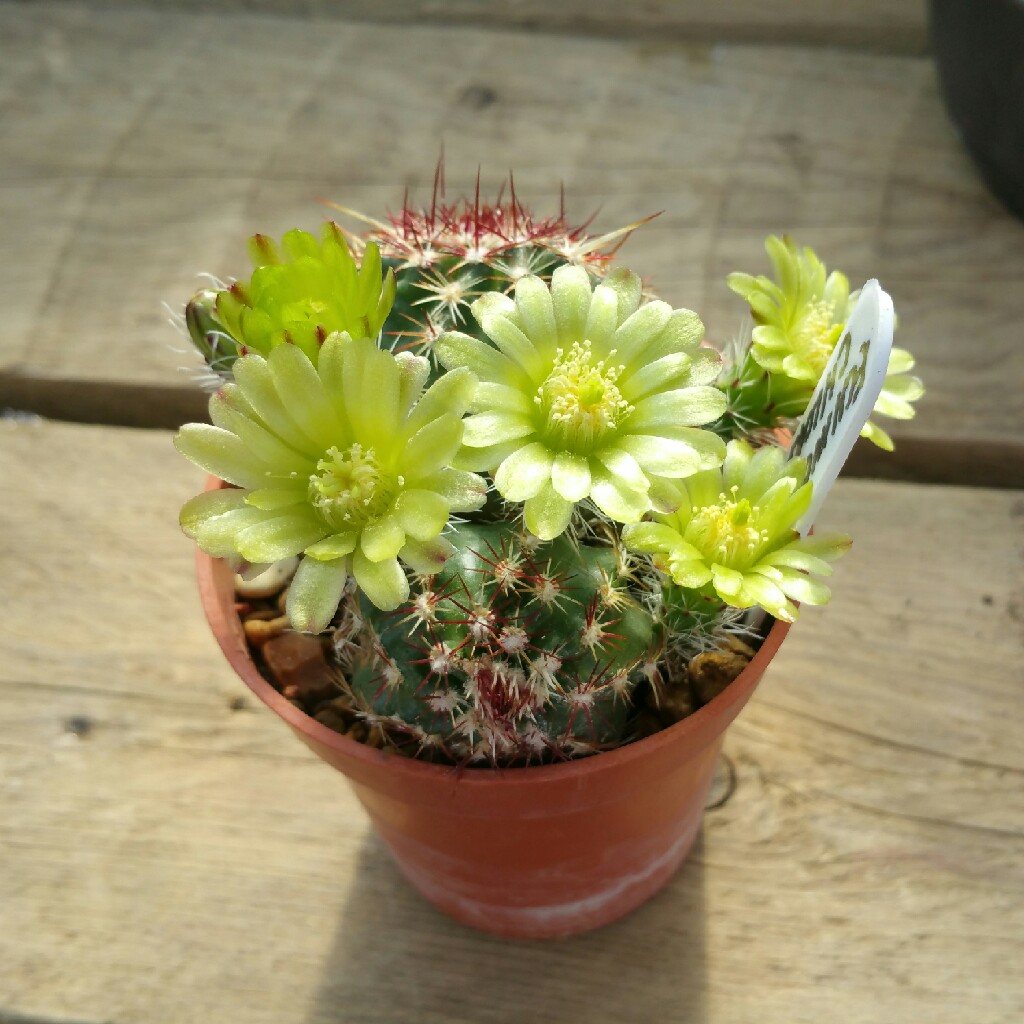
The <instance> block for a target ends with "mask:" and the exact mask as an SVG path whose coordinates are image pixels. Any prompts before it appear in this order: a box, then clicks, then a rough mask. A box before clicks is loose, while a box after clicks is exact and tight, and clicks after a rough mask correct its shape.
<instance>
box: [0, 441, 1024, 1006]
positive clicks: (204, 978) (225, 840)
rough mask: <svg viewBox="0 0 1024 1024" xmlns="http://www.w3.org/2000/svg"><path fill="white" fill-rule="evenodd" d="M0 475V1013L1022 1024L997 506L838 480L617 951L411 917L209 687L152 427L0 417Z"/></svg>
mask: <svg viewBox="0 0 1024 1024" xmlns="http://www.w3.org/2000/svg"><path fill="white" fill-rule="evenodd" d="M0 474H2V476H3V479H4V480H5V481H6V498H5V501H4V506H3V511H2V512H0V517H2V519H0V529H2V535H3V536H4V538H5V544H4V547H3V554H2V556H0V579H2V580H3V581H4V582H3V587H4V593H5V600H4V609H5V611H4V614H5V616H6V619H7V621H6V623H5V629H4V631H3V639H2V640H0V665H2V666H3V667H2V668H0V821H2V822H3V823H4V828H3V831H2V833H0V865H2V870H0V906H2V907H3V915H2V918H3V922H4V927H3V928H0V996H2V998H0V1007H9V1008H11V1010H16V1011H19V1012H22V1013H25V1014H30V1015H38V1017H39V1018H40V1019H43V1020H51V1019H58V1020H63V1019H65V1018H71V1019H74V1020H83V1021H88V1022H100V1021H116V1022H119V1024H120V1022H128V1021H146V1022H149V1024H162V1022H165V1021H166V1022H171V1021H189V1020H194V1019H196V1014H198V1013H199V1012H200V1010H201V1011H202V1014H203V1016H204V1017H205V1018H206V1019H209V1020H218V1021H220V1020H224V1021H229V1020H230V1021H243V1020H244V1021H254V1022H263V1021H265V1022H267V1024H291V1022H295V1024H299V1022H304V1024H305V1022H314V1021H315V1022H327V1021H334V1020H344V1021H360V1022H362V1021H366V1022H370V1021H372V1022H382V1024H383V1022H403V1021H407V1020H416V1021H420V1022H437V1024H442V1022H444V1024H451V1022H463V1021H464V1022H467V1024H469V1022H472V1021H479V1020H491V1021H498V1022H504V1021H508V1022H509V1024H512V1022H514V1021H520V1020H523V1019H537V1020H542V1019H543V1020H552V1019H566V1020H576V1019H579V1020H591V1021H595V1022H602V1021H608V1022H612V1021H622V1020H637V1021H641V1020H643V1021H646V1020H651V1021H654V1020H680V1021H683V1020H686V1021H689V1020H694V1021H702V1020H707V1021H716V1022H717V1021H722V1022H729V1024H742V1022H747V1021H749V1022H751V1024H755V1022H756V1024H769V1022H774V1021H779V1022H780V1024H794V1022H802V1021H808V1022H810V1021H820V1020H832V1019H841V1020H843V1021H845V1022H851V1024H852V1022H861V1021H863V1022H869V1021H870V1022H874V1021H878V1020H928V1021H929V1022H932V1024H944V1022H949V1024H962V1022H963V1021H968V1020H969V1021H971V1022H972V1024H983V1022H985V1024H988V1022H992V1024H994V1022H997V1021H1000V1022H1006V1024H1010V1022H1015V1021H1018V1020H1020V1019H1021V1016H1020V1015H1021V1013H1024V979H1022V977H1021V974H1020V972H1019V971H1018V970H1017V969H1016V966H1015V965H1016V964H1017V963H1018V962H1019V956H1020V952H1021V936H1022V935H1024V902H1022V901H1021V899H1020V892H1021V887H1022V886H1024V835H1022V832H1024V787H1022V785H1021V781H1022V775H1024V748H1022V746H1021V743H1020V721H1021V712H1022V710H1024V695H1022V692H1021V691H1022V688H1021V671H1020V665H1021V658H1022V655H1024V634H1022V632H1021V625H1020V623H1021V616H1022V615H1024V611H1022V607H1024V606H1022V600H1024V565H1022V563H1021V560H1020V558H1019V557H1018V553H1017V550H1016V549H1017V548H1019V546H1020V542H1021V539H1022V534H1024V492H1012V491H1009V492H1008V491H990V490H979V489H967V488H952V487H944V488H933V487H926V486H922V485H911V484H894V483H878V482H868V481H845V482H840V484H839V485H838V488H837V494H836V495H835V498H834V500H833V501H832V502H831V503H830V505H829V506H828V515H827V520H828V523H829V524H830V525H832V526H841V527H842V528H844V529H847V530H849V531H850V532H852V533H853V534H854V535H855V536H856V538H857V539H856V542H855V545H854V548H853V550H852V552H851V553H850V554H849V556H847V558H846V559H845V560H844V562H843V563H841V565H840V566H839V568H838V570H837V575H836V578H835V598H834V600H833V602H832V604H831V605H830V606H829V607H828V608H826V609H812V610H809V611H808V612H807V613H806V614H805V615H804V616H803V618H802V619H801V621H800V622H799V623H798V624H797V626H796V627H795V629H794V631H793V634H792V636H791V638H790V639H789V640H788V641H787V642H786V644H785V646H784V647H783V649H782V651H781V652H780V653H779V655H778V658H777V660H776V662H775V663H774V664H773V665H772V666H771V668H770V670H769V672H768V674H767V676H766V678H765V680H764V683H763V684H762V686H761V687H760V688H759V690H758V692H757V693H756V694H755V697H754V699H753V701H752V702H751V705H750V706H749V707H748V709H747V710H746V711H745V712H744V713H743V715H742V716H741V717H740V719H739V720H738V721H737V722H736V724H735V725H734V727H733V728H732V729H731V731H730V732H729V734H728V736H727V739H726V746H725V750H726V755H727V757H728V759H729V764H730V765H731V767H732V769H733V770H734V772H735V783H736V784H735V789H734V791H733V792H732V793H731V795H730V796H729V797H728V799H726V800H725V802H724V803H723V804H722V806H720V807H718V808H716V809H715V810H713V811H711V812H709V814H708V817H707V819H706V824H705V828H704V832H703V838H702V840H701V844H700V846H699V847H698V848H697V849H696V851H695V852H694V854H693V856H692V857H691V859H690V861H689V862H688V863H687V865H686V866H685V867H684V868H683V870H682V871H681V872H680V874H679V875H678V876H677V877H676V878H675V880H674V881H673V882H672V883H671V885H670V886H669V887H668V889H667V890H666V891H665V892H664V893H663V894H662V895H660V896H658V897H657V898H656V899H655V900H653V901H652V902H651V903H650V904H648V905H647V906H645V907H644V908H642V909H641V910H639V911H638V912H636V913H635V914H634V915H632V916H631V917H629V918H628V919H626V920H624V921H622V922H621V923H619V924H616V925H614V926H611V927H609V928H607V929H605V930H603V931H601V932H599V933H596V934H594V935H591V936H586V937H582V938H577V939H573V940H570V941H565V942H557V943H549V944H529V943H527V944H522V943H513V942H503V941H500V940H497V939H491V938H486V937H481V936H479V935H476V934H474V933H472V932H470V931H468V930H466V929H464V928H463V927H461V926H459V925H456V924H453V923H451V922H449V921H448V920H447V919H445V918H443V917H442V916H441V915H440V914H438V913H436V912H435V911H433V910H432V909H431V908H430V907H428V906H427V905H426V904H425V903H424V902H423V901H422V900H421V899H420V897H419V896H417V895H416V894H415V893H414V892H413V891H412V890H411V889H409V888H408V886H407V885H406V883H405V882H404V881H403V880H402V879H401V878H400V877H399V875H398V874H397V872H396V870H395V869H394V868H393V867H392V866H391V864H390V862H389V861H388V858H387V855H386V853H385V852H384V850H383V848H382V847H381V846H380V844H379V843H378V842H377V841H376V840H375V839H374V838H373V837H372V836H371V835H370V833H369V831H368V826H367V823H366V819H365V817H364V815H363V812H362V811H361V810H360V808H359V806H358V804H357V803H356V801H355V798H354V797H353V796H352V795H351V793H350V792H349V790H348V788H347V786H346V785H345V784H344V782H343V781H342V779H341V777H340V776H339V775H337V774H336V773H334V772H333V771H332V770H331V769H329V768H328V767H326V766H325V765H323V764H321V763H320V762H319V761H317V760H316V759H315V758H314V756H313V755H312V754H310V753H309V752H308V751H307V750H306V749H305V748H304V747H302V746H301V745H300V744H298V743H297V742H296V741H295V740H294V739H293V738H292V737H291V736H290V735H288V733H287V731H286V730H285V729H284V727H283V726H282V725H281V723H280V722H279V721H278V720H277V719H276V718H275V717H274V716H273V715H272V714H271V713H270V712H268V711H266V710H265V709H264V708H263V707H262V706H258V705H256V703H255V701H254V700H253V699H252V698H251V697H250V696H249V694H248V692H247V691H246V690H245V688H244V686H243V685H242V683H241V682H240V681H239V680H238V679H237V678H236V677H235V676H234V675H233V673H232V672H231V670H230V669H229V668H228V667H227V665H226V663H225V662H224V661H223V659H222V658H221V656H220V653H219V651H218V650H217V649H216V646H215V644H214V641H213V639H212V638H211V636H210V635H209V633H208V630H207V627H206V624H205V622H204V621H203V618H202V613H201V611H200V609H199V607H198V601H197V597H196V594H195V590H194V584H193V580H192V550H191V545H190V544H189V542H187V541H186V540H185V539H184V538H183V537H182V536H181V535H180V534H179V532H178V530H177V525H176V523H175V509H176V507H177V505H178V504H179V503H180V502H181V501H182V500H183V498H185V497H187V496H189V495H190V494H191V493H192V492H193V491H194V490H195V489H197V488H198V486H199V485H200V482H201V481H200V477H199V474H198V473H197V472H195V471H194V469H193V468H192V467H191V466H189V465H188V464H187V463H185V462H184V460H182V459H181V458H180V457H179V456H178V455H177V454H176V453H175V452H174V451H173V450H172V448H171V445H170V437H169V435H168V434H167V433H165V432H162V431H132V430H126V429H115V428H109V427H92V426H83V425H68V424H49V423H43V422H38V423H25V422H6V423H0ZM12 509H14V510H16V512H15V514H14V515H13V516H12V515H11V510H12ZM1008 548H1014V549H1015V550H1014V557H1012V558H1007V550H1008ZM4 1019H5V1018H4V1017H3V1011H2V1010H0V1020H4ZM17 1019H19V1020H20V1019H21V1018H17ZM26 1019H30V1020H35V1019H36V1017H35V1016H30V1017H28V1018H26Z"/></svg>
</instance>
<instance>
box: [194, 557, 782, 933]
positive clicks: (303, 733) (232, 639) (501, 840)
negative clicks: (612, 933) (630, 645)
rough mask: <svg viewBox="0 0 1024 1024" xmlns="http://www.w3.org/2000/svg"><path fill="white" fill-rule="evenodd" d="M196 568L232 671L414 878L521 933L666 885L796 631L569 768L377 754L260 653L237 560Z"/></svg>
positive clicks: (456, 906) (608, 917)
mask: <svg viewBox="0 0 1024 1024" xmlns="http://www.w3.org/2000/svg"><path fill="white" fill-rule="evenodd" d="M198 577H199V590H200V594H201V596H202V601H203V606H204V608H205V610H206V615H207V618H208V619H209V621H210V625H211V627H212V629H213V632H214V634H215V636H216V638H217V641H218V643H219V644H220V646H221V650H223V652H224V654H225V656H226V657H227V659H228V661H229V662H230V663H231V665H232V667H233V668H234V669H235V671H236V672H237V673H238V674H239V675H240V676H241V677H242V679H243V681H244V682H245V683H246V685H248V687H249V688H250V689H251V690H252V691H253V693H254V694H256V696H257V697H259V698H260V700H262V701H263V703H264V704H266V705H267V706H268V707H269V708H270V709H271V710H273V711H275V712H276V713H277V714H278V715H279V716H280V717H281V718H283V719H284V720H285V722H286V723H287V724H288V725H289V726H290V727H291V729H292V731H293V732H294V733H295V734H296V735H297V736H298V737H299V739H300V740H302V742H303V743H305V744H306V745H307V746H308V747H310V748H311V749H312V750H313V751H314V752H315V753H316V754H318V755H319V756H320V757H322V758H323V759H324V760H325V761H326V762H327V763H328V764H330V765H333V766H334V767H335V768H337V769H338V770H339V771H340V772H343V773H344V774H345V776H346V777H347V778H348V780H349V781H350V782H351V784H352V786H353V788H354V789H355V792H356V795H357V796H358V797H359V799H360V801H361V802H362V804H363V806H364V807H365V808H366V811H367V813H368V814H369V816H370V818H371V820H372V821H373V824H374V825H375V826H376V828H377V831H378V832H379V833H380V835H381V837H382V838H383V840H384V842H385V843H386V844H387V846H388V847H389V848H390V850H391V853H392V855H393V857H394V859H395V861H396V863H397V864H398V867H399V868H400V869H401V871H402V873H403V874H404V875H405V876H406V878H408V879H409V881H410V882H411V883H412V884H413V885H414V886H415V887H416V888H417V889H418V890H419V891H420V892H421V893H422V894H423V895H424V896H425V897H426V898H427V899H428V900H430V902H431V903H433V904H435V905H436V906H437V907H439V908H440V909H441V910H443V911H445V912H446V913H448V914H450V915H451V916H452V917H454V918H456V919H458V920H459V921H462V922H463V923H465V924H469V925H472V926H474V927H476V928H481V929H483V930H485V931H489V932H494V933H497V934H500V935H508V936H515V937H518V938H547V937H554V936H563V935H571V934H573V933H576V932H583V931H587V930H589V929H592V928H597V927H598V926H600V925H603V924H607V923H608V922H610V921H614V920H615V919H617V918H619V917H621V916H623V915H624V914H626V913H628V912H629V911H631V910H633V909H634V908H635V907H637V906H639V905H640V904H641V903H642V902H644V900H646V899H648V898H649V897H650V896H652V895H654V893H656V892H657V891H658V890H659V889H661V888H662V886H664V885H665V884H666V883H667V882H668V880H669V879H670V878H671V877H672V874H673V873H674V872H675V870H676V869H677V868H678V867H679V865H680V864H681V863H682V861H683V859H684V858H685V856H686V854H687V852H688V851H689V849H690V846H691V845H692V843H693V840H694V838H695V837H696V835H697V832H698V831H699V829H700V825H701V820H702V818H703V815H704V803H705V800H706V797H707V793H708V789H709V787H710V785H711V780H712V776H713V774H714V770H715V761H716V759H717V757H718V752H719V750H720V748H721V745H722V737H723V734H724V733H725V729H726V727H727V726H728V725H729V723H730V722H732V720H733V719H734V718H735V717H736V715H737V714H739V712H740V710H741V708H742V707H743V705H744V704H746V702H747V700H748V699H749V697H750V695H751V694H752V693H753V692H754V687H755V686H757V683H758V681H759V680H760V678H761V675H762V673H763V672H764V670H765V667H766V666H767V665H768V663H769V661H771V659H772V657H773V656H774V655H775V652H776V651H777V650H778V649H779V645H780V644H781V643H782V641H783V638H784V637H785V636H786V633H787V632H788V629H789V626H788V624H786V623H776V624H775V625H774V626H773V627H772V630H771V632H770V633H769V634H768V637H767V639H766V640H765V642H764V644H763V645H762V646H761V649H760V651H758V653H757V655H756V657H755V658H754V659H753V661H751V663H750V665H749V666H748V667H747V668H746V669H745V670H744V672H743V673H742V674H741V675H740V676H739V677H738V678H737V679H736V680H735V681H734V682H733V683H732V684H731V685H730V686H728V687H727V688H726V689H725V691H724V692H723V693H721V694H720V695H719V696H718V697H716V698H715V699H714V700H712V701H711V702H710V703H709V704H707V705H705V706H704V707H703V708H701V709H700V711H698V712H696V713H695V714H693V715H691V716H690V717H689V718H687V719H684V720H683V721H682V722H679V723H677V724H676V725H673V726H671V727H670V728H668V729H665V730H663V731H662V732H659V733H657V734H656V735H654V736H650V737H648V738H647V739H644V740H640V741H639V742H637V743H633V744H630V745H628V746H625V747H621V748H619V749H617V750H614V751H609V752H607V753H602V754H598V755H596V756H592V757H587V758H583V759H580V760H577V761H570V762H566V763H563V764H556V765H548V766H541V767H534V768H511V769H504V770H496V769H487V768H464V769H456V768H448V767H444V766H441V765H435V764H428V763H426V762H421V761H415V760H412V759H410V758H406V757H403V756H401V755H399V754H394V753H388V752H384V751H379V750H374V749H372V748H370V747H368V746H365V745H363V744H361V743H357V742H356V741H354V740H350V739H348V738H346V737H344V736H341V735H340V734H338V733H336V732H334V731H332V730H331V729H328V728H327V727H326V726H323V725H321V724H320V723H319V722H316V721H314V720H313V719H312V718H310V717H308V716H307V715H305V714H303V713H302V712H301V711H299V710H298V709H297V708H296V707H294V706H293V705H292V704H290V703H289V702H288V701H287V700H285V698H284V697H282V696H281V695H280V694H279V693H278V692H277V691H276V690H275V689H274V688H273V687H272V686H271V685H270V684H269V683H268V682H267V681H266V680H265V679H264V678H263V677H262V676H261V675H260V673H259V671H258V670H257V668H256V666H255V664H254V663H253V661H252V659H251V658H250V657H249V652H248V648H247V645H246V641H245V637H244V634H243V632H242V626H241V623H240V621H239V619H238V615H237V614H236V613H235V611H234V593H233V577H232V574H231V571H230V570H229V568H228V567H227V565H226V564H225V563H224V562H223V561H221V560H214V559H211V558H210V557H209V556H207V555H205V554H203V553H202V552H200V553H199V556H198Z"/></svg>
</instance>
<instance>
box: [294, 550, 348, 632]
mask: <svg viewBox="0 0 1024 1024" xmlns="http://www.w3.org/2000/svg"><path fill="white" fill-rule="evenodd" d="M347 579H348V570H347V559H344V558H337V559H333V560H331V561H318V560H317V559H315V558H308V557H307V558H303V559H302V561H301V562H299V567H298V569H296V570H295V575H294V576H293V577H292V582H291V585H290V586H289V587H288V597H287V599H286V604H285V612H286V613H287V615H288V619H289V621H290V622H291V624H292V627H293V628H295V629H297V630H299V632H302V633H320V632H322V631H323V630H325V629H326V628H327V627H328V626H329V625H330V623H331V619H333V618H334V613H335V612H336V611H337V609H338V603H339V602H340V601H341V597H342V594H344V592H345V581H346V580H347Z"/></svg>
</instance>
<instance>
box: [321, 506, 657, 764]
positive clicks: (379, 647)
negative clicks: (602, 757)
mask: <svg viewBox="0 0 1024 1024" xmlns="http://www.w3.org/2000/svg"><path fill="white" fill-rule="evenodd" d="M454 539H455V544H456V554H455V555H454V556H453V557H452V558H450V559H449V560H448V562H447V564H446V565H445V567H444V569H443V570H442V571H441V572H439V573H437V574H436V575H433V576H429V577H425V578H423V579H422V580H421V582H420V586H419V587H418V588H417V590H416V592H415V594H414V596H412V599H411V600H410V602H409V603H407V604H406V605H404V606H403V607H401V608H400V609H397V610H396V611H394V612H382V611H380V610H379V609H377V608H375V607H374V606H373V605H372V604H371V603H370V602H368V601H366V600H365V599H363V600H362V601H358V600H357V599H356V598H355V597H352V598H351V599H350V603H349V605H348V607H347V608H346V610H345V613H344V614H343V616H342V620H341V623H340V625H339V626H338V627H337V628H336V630H335V634H334V636H335V648H336V650H337V652H338V657H339V662H340V664H341V667H342V669H343V673H344V677H345V679H346V681H347V688H348V690H349V691H350V693H351V696H352V700H353V705H354V706H355V707H356V708H358V709H359V710H360V711H361V712H362V715H363V717H364V718H365V719H366V720H367V721H369V722H371V723H373V724H376V725H379V726H381V727H382V728H383V730H384V732H385V734H387V735H390V736H392V737H393V738H394V737H404V738H405V739H406V741H409V742H412V743H414V744H415V745H416V747H417V749H418V752H421V753H430V754H434V755H440V756H442V757H444V758H445V759H450V760H455V761H469V762H474V761H487V762H490V763H500V764H511V763H515V764H528V763H535V762H541V761H545V760H550V759H551V758H552V757H566V756H575V755H579V754H583V753H591V752H594V751H597V750H601V749H604V748H606V747H613V746H617V745H619V744H621V743H622V742H623V741H624V740H626V739H627V738H629V733H630V729H631V728H633V727H634V720H635V714H634V711H635V709H634V707H633V701H632V694H633V691H634V689H635V688H636V686H637V685H638V684H639V683H640V682H642V681H643V680H644V679H645V678H646V677H645V672H646V673H649V672H650V671H651V666H652V665H654V664H655V663H656V662H657V660H658V650H659V645H660V644H661V643H662V637H661V635H660V634H661V626H660V624H659V622H658V621H657V619H656V618H655V616H652V614H651V612H650V610H649V608H650V605H651V604H652V603H656V602H657V598H658V594H657V590H656V587H657V584H656V583H653V588H652V580H644V579H642V578H641V577H640V576H639V575H638V573H637V563H636V562H635V560H634V559H632V558H631V556H629V555H628V553H627V552H625V551H624V550H623V549H621V548H618V547H616V546H614V545H610V544H608V543H603V544H600V543H588V542H587V541H586V540H584V539H573V538H569V537H567V536H565V535H563V536H561V537H559V538H558V539H557V540H555V541H553V542H552V543H550V544H546V545H543V546H539V545H537V544H536V540H535V538H532V537H530V535H529V534H527V533H525V532H524V531H523V530H522V528H521V527H519V526H517V525H515V524H513V523H509V522H496V523H472V524H471V523H465V524H462V525H461V526H460V527H459V529H458V531H457V532H456V534H455V537H454Z"/></svg>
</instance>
